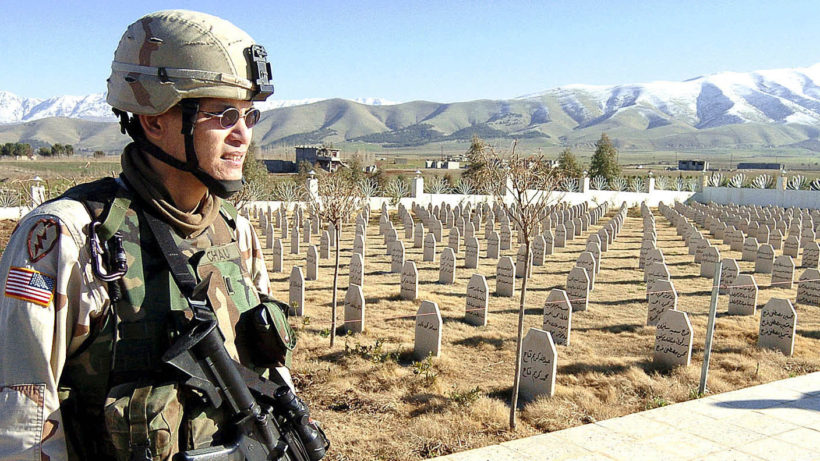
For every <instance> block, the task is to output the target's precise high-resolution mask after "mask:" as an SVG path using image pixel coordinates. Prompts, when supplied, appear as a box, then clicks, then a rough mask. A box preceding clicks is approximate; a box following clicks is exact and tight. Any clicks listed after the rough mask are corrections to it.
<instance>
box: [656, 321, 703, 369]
mask: <svg viewBox="0 0 820 461" xmlns="http://www.w3.org/2000/svg"><path fill="white" fill-rule="evenodd" d="M692 337H693V334H692V324H691V323H689V316H688V315H686V312H681V311H677V310H668V311H666V312H664V313H663V315H662V316H661V318H660V319H659V320H658V327H657V329H656V330H655V353H654V357H653V363H654V364H655V365H656V366H658V367H659V368H664V369H669V368H674V367H677V366H684V367H686V366H689V363H690V361H691V360H692Z"/></svg>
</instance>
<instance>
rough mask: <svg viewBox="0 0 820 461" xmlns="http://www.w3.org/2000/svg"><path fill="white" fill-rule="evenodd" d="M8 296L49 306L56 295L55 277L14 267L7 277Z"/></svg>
mask: <svg viewBox="0 0 820 461" xmlns="http://www.w3.org/2000/svg"><path fill="white" fill-rule="evenodd" d="M6 296H8V297H9V298H16V299H22V300H23V301H29V302H32V303H34V304H39V305H41V306H48V305H49V303H51V298H53V297H54V278H52V277H49V276H48V275H44V274H42V273H40V272H37V271H35V270H31V269H23V268H22V267H12V268H11V269H9V276H8V277H7V278H6Z"/></svg>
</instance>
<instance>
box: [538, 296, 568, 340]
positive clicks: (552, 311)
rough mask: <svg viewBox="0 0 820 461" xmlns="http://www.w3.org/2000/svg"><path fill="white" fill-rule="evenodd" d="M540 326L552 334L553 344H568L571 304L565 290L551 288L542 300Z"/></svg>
mask: <svg viewBox="0 0 820 461" xmlns="http://www.w3.org/2000/svg"><path fill="white" fill-rule="evenodd" d="M541 328H542V329H543V330H544V331H548V332H549V333H550V335H552V338H553V340H554V341H555V344H560V345H563V346H569V337H570V331H571V329H572V305H571V304H570V302H569V298H568V297H567V292H566V291H564V290H561V289H558V288H553V289H552V290H551V291H550V294H549V296H547V300H546V302H544V321H543V323H542V326H541Z"/></svg>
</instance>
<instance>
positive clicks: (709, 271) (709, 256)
mask: <svg viewBox="0 0 820 461" xmlns="http://www.w3.org/2000/svg"><path fill="white" fill-rule="evenodd" d="M719 262H720V251H718V249H717V247H713V246H711V245H709V247H707V248H706V249H705V250H704V251H703V256H702V257H701V261H700V276H701V277H708V278H710V279H711V278H714V277H715V270H716V269H717V264H718V263H719Z"/></svg>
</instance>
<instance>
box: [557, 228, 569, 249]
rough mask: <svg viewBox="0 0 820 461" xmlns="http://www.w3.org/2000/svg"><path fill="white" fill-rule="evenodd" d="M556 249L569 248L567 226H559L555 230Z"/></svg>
mask: <svg viewBox="0 0 820 461" xmlns="http://www.w3.org/2000/svg"><path fill="white" fill-rule="evenodd" d="M554 246H555V248H564V247H565V246H567V226H565V225H563V224H559V225H558V227H556V228H555V242H554Z"/></svg>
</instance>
